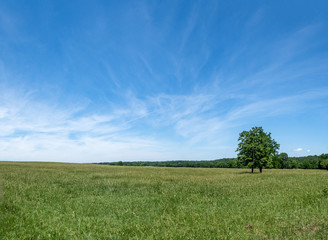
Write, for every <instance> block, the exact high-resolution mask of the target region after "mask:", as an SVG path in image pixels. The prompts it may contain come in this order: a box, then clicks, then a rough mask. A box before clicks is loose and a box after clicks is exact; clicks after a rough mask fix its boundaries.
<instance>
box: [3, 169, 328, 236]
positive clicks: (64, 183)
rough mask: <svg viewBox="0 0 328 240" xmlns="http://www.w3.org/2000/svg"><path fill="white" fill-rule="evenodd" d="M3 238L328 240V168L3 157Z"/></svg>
mask: <svg viewBox="0 0 328 240" xmlns="http://www.w3.org/2000/svg"><path fill="white" fill-rule="evenodd" d="M0 183H1V185H0V196H1V191H2V192H3V197H2V200H1V208H0V211H1V219H0V236H1V239H51V238H52V239H327V238H328V190H327V186H328V171H320V170H266V169H265V170H264V173H263V174H250V173H249V170H247V169H194V168H191V169H188V168H152V167H113V166H99V165H87V164H63V163H13V162H12V163H9V162H0Z"/></svg>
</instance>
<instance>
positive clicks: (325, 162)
mask: <svg viewBox="0 0 328 240" xmlns="http://www.w3.org/2000/svg"><path fill="white" fill-rule="evenodd" d="M318 168H320V169H327V170H328V154H321V155H320V156H319V161H318Z"/></svg>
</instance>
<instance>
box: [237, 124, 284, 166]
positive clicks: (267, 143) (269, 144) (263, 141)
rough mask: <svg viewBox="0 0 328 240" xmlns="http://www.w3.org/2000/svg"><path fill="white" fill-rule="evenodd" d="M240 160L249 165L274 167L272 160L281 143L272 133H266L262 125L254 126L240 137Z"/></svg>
mask: <svg viewBox="0 0 328 240" xmlns="http://www.w3.org/2000/svg"><path fill="white" fill-rule="evenodd" d="M238 141H239V144H238V148H237V150H236V152H238V160H239V162H240V163H241V164H242V165H244V166H247V167H251V168H252V172H253V169H254V168H260V171H262V168H263V167H267V168H271V167H273V164H272V160H273V157H274V155H275V154H277V150H278V149H279V147H280V145H279V144H277V142H276V141H275V140H274V139H272V138H271V133H265V132H264V131H263V128H262V127H253V128H252V129H251V130H249V131H243V132H241V133H240V135H239V138H238Z"/></svg>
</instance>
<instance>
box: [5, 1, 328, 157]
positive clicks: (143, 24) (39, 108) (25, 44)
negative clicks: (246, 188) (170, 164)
mask: <svg viewBox="0 0 328 240" xmlns="http://www.w3.org/2000/svg"><path fill="white" fill-rule="evenodd" d="M327 103H328V2H327V1H325V0H322V1H320V0H318V1H301V0H297V1H278V0H277V1H214V0H213V1H212V0H209V1H179V0H176V1H142V0H141V1H140V0H138V1H95V0H93V1H80V0H79V1H74V0H71V1H60V0H56V1H46V0H44V1H34V0H33V1H32V0H31V1H18V0H15V1H9V0H8V1H6V0H5V1H1V2H0V160H28V161H32V160H33V161H66V162H101V161H120V160H122V161H134V160H175V159H190V160H191V159H196V160H202V159H217V158H223V157H235V156H236V152H235V150H236V147H237V139H238V135H239V133H240V132H241V131H243V130H249V129H250V128H251V127H253V126H262V127H263V128H264V130H265V131H266V132H271V133H272V137H273V138H274V139H275V140H276V141H277V142H278V143H280V145H281V147H280V152H287V153H288V154H289V155H290V156H303V155H310V154H311V155H314V154H317V155H319V154H321V153H324V152H325V153H327V152H328V141H327V136H328V127H327V123H328V104H327Z"/></svg>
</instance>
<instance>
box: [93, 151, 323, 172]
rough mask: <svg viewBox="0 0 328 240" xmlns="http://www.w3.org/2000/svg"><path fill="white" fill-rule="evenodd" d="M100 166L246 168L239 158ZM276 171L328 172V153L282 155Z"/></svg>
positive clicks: (274, 162)
mask: <svg viewBox="0 0 328 240" xmlns="http://www.w3.org/2000/svg"><path fill="white" fill-rule="evenodd" d="M98 164H104V165H118V166H151V167H193V168H245V166H243V165H242V164H240V163H239V162H238V161H237V158H222V159H216V160H200V161H188V160H174V161H151V162H148V161H139V162H123V161H119V162H101V163H98ZM268 168H276V169H297V168H299V169H326V170H328V153H327V154H324V153H323V154H321V155H319V156H318V155H309V156H304V157H288V155H287V153H280V154H277V155H275V156H273V157H272V160H271V164H270V167H268Z"/></svg>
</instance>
